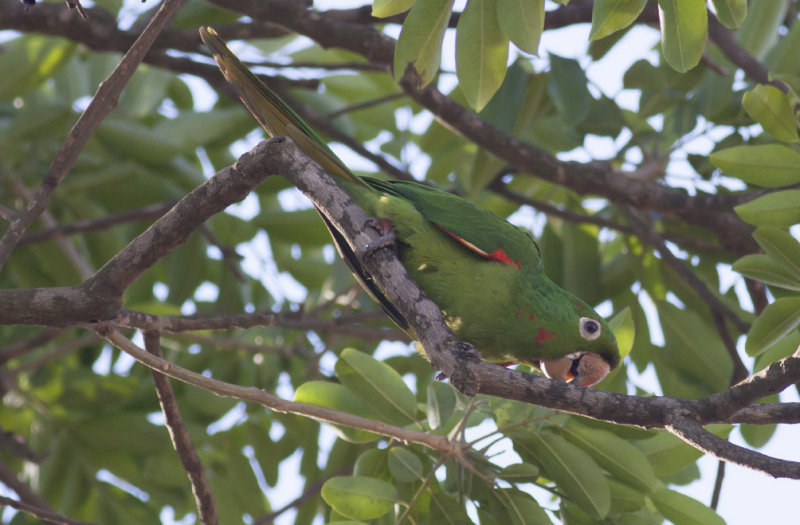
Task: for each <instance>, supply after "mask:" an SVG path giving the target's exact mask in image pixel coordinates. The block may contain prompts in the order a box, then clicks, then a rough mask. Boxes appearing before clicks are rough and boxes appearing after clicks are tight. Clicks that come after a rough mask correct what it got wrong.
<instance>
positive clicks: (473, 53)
mask: <svg viewBox="0 0 800 525" xmlns="http://www.w3.org/2000/svg"><path fill="white" fill-rule="evenodd" d="M506 7H507V6H504V9H505V8H506ZM497 9H498V8H497V0H472V1H471V2H469V3H468V4H467V7H466V9H464V12H463V13H461V17H460V18H459V20H458V27H457V28H456V30H457V33H456V72H457V73H458V82H459V84H458V85H459V87H460V88H461V91H462V92H463V93H464V96H465V97H466V99H467V101H468V102H469V105H470V106H471V107H472V108H474V109H475V111H480V110H482V109H483V108H484V106H486V104H487V103H488V102H489V100H491V98H492V97H493V96H494V94H495V92H497V90H498V89H499V88H500V85H501V84H502V83H503V79H504V78H505V76H506V62H507V60H508V39H507V38H506V36H505V35H504V34H503V31H502V30H501V29H500V24H499V22H498V20H497Z"/></svg>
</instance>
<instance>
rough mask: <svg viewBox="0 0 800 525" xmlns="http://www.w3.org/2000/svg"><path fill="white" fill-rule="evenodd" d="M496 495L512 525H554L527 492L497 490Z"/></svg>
mask: <svg viewBox="0 0 800 525" xmlns="http://www.w3.org/2000/svg"><path fill="white" fill-rule="evenodd" d="M495 495H496V496H497V499H499V500H500V503H501V504H502V505H503V506H504V507H505V510H506V512H507V513H508V517H509V518H510V523H511V525H551V524H552V523H553V522H552V521H550V518H549V517H548V516H547V513H546V512H545V511H544V509H543V508H542V507H541V506H540V505H539V503H537V502H536V500H535V499H533V497H532V496H531V495H530V494H528V493H527V492H523V491H521V490H518V489H505V488H503V489H497V490H496V492H495ZM481 523H483V521H481Z"/></svg>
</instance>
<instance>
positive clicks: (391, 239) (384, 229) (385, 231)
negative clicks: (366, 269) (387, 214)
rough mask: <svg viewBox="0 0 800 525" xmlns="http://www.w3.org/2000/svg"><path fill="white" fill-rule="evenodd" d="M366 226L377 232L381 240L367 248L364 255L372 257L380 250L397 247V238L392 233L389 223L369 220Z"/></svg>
mask: <svg viewBox="0 0 800 525" xmlns="http://www.w3.org/2000/svg"><path fill="white" fill-rule="evenodd" d="M367 226H368V227H370V228H372V229H374V230H375V231H377V232H378V233H379V234H380V235H381V238H380V239H378V240H377V241H375V242H372V243H370V244H369V246H367V250H366V251H365V252H364V255H372V254H373V253H375V252H376V251H378V250H380V249H382V248H392V249H394V248H395V247H396V246H397V237H396V236H395V233H394V228H393V227H392V223H391V221H389V220H387V219H369V222H367Z"/></svg>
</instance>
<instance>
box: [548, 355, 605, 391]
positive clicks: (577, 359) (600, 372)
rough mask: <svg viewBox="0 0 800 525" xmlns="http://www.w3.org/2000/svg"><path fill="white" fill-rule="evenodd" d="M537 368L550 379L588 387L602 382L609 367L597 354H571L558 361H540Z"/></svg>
mask: <svg viewBox="0 0 800 525" xmlns="http://www.w3.org/2000/svg"><path fill="white" fill-rule="evenodd" d="M539 368H541V369H542V372H544V375H546V376H547V377H549V378H550V379H555V380H557V381H563V382H565V383H572V384H574V385H578V386H585V387H590V386H593V385H596V384H597V383H599V382H600V381H602V380H603V378H604V377H606V376H607V375H608V373H609V372H610V371H611V365H610V364H608V362H606V360H605V359H603V358H602V357H600V356H599V355H597V354H589V353H584V352H580V353H573V354H567V355H565V356H564V357H561V358H559V359H542V360H541V361H540V362H539Z"/></svg>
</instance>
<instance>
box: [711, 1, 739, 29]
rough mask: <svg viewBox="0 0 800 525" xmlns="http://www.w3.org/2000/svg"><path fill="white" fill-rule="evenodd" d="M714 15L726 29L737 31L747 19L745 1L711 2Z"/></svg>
mask: <svg viewBox="0 0 800 525" xmlns="http://www.w3.org/2000/svg"><path fill="white" fill-rule="evenodd" d="M711 5H712V6H714V13H715V14H716V15H717V18H718V19H719V21H720V22H722V23H723V25H724V26H725V27H727V28H728V29H738V28H739V27H741V25H742V23H743V22H744V20H745V18H747V0H711Z"/></svg>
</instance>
